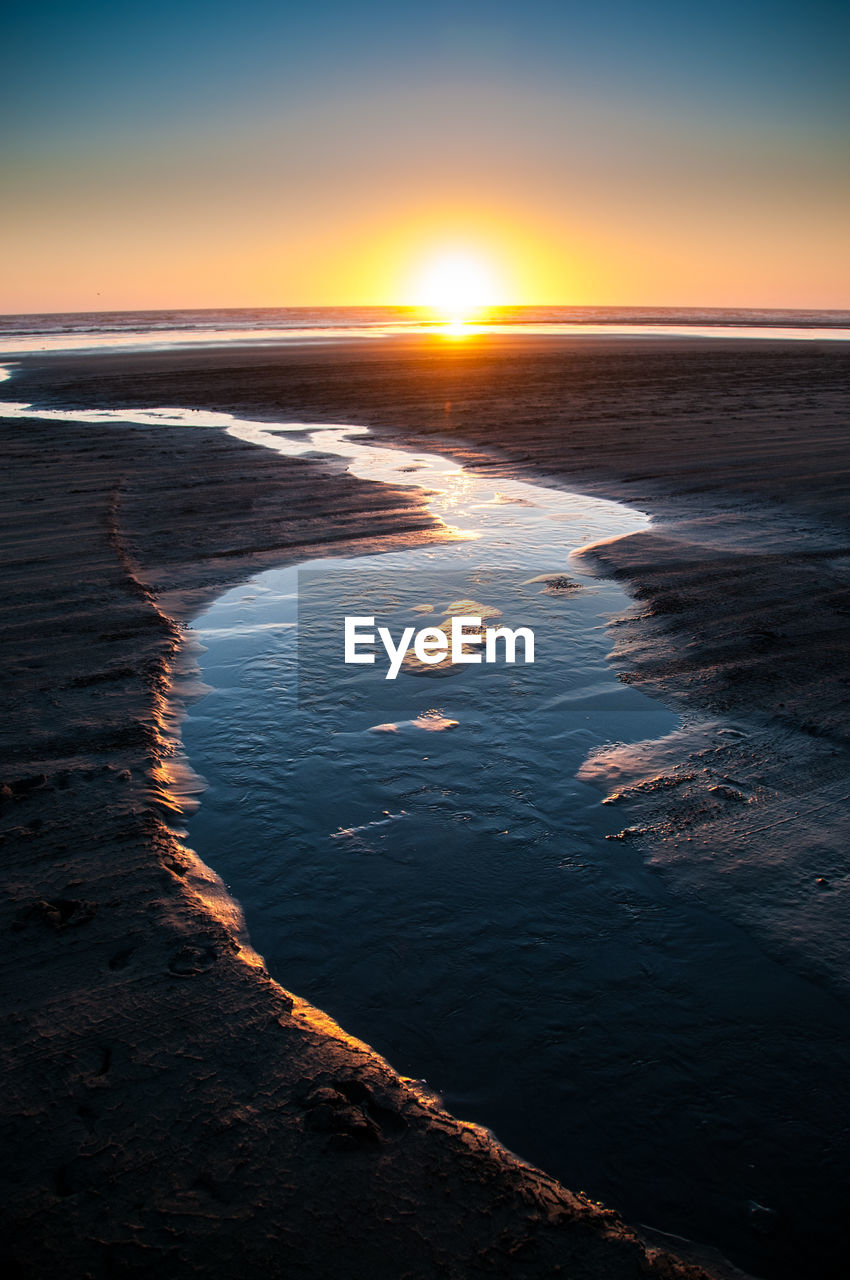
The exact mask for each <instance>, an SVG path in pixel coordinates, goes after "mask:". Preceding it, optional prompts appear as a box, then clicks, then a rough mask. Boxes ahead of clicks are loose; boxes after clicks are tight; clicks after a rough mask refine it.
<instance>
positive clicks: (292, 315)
mask: <svg viewBox="0 0 850 1280" xmlns="http://www.w3.org/2000/svg"><path fill="white" fill-rule="evenodd" d="M452 326H454V327H456V321H455V320H453V319H452V318H449V319H447V318H446V317H445V316H440V315H439V314H436V313H434V312H433V311H429V310H426V309H423V308H416V307H242V308H223V309H216V310H191V309H185V310H176V311H92V312H62V313H56V314H44V315H41V314H40V315H5V316H0V355H27V354H37V353H41V352H50V351H55V352H60V351H65V352H67V351H84V350H97V349H100V350H103V349H106V348H108V349H116V348H117V349H125V350H132V349H135V348H137V347H140V346H142V347H145V348H146V349H151V348H154V349H155V348H158V347H182V346H195V345H198V344H200V345H206V344H210V343H219V342H227V343H240V342H241V343H251V344H252V345H256V344H257V343H265V342H268V343H276V342H281V341H287V342H311V341H312V342H315V341H322V340H325V341H328V340H334V341H336V340H339V339H344V338H351V339H355V338H358V339H363V338H375V339H381V338H388V337H398V336H404V335H405V334H407V335H415V334H420V333H428V332H434V331H435V330H436V331H440V330H441V329H445V328H446V327H452ZM462 327H463V331H464V332H481V333H487V332H493V333H511V334H517V335H519V334H523V333H525V334H541V335H545V334H553V335H558V334H572V333H575V334H582V333H583V334H594V335H600V336H604V335H606V334H609V335H612V336H616V335H622V334H624V333H625V334H634V335H636V336H643V337H650V336H653V335H658V336H664V335H667V336H673V335H680V336H683V337H688V336H693V337H706V336H707V337H712V336H714V337H741V338H747V337H751V338H759V337H761V338H770V337H782V338H792V337H797V338H800V339H806V338H809V339H812V338H821V339H824V338H848V337H850V310H847V311H837V310H832V311H817V310H787V309H786V310H776V309H773V310H771V309H753V308H712V307H708V308H706V307H698V308H693V307H496V308H488V309H479V310H478V311H477V312H475V313H471V314H470V315H469V316H468V317H467V318H466V320H465V322H464V323H463V326H462Z"/></svg>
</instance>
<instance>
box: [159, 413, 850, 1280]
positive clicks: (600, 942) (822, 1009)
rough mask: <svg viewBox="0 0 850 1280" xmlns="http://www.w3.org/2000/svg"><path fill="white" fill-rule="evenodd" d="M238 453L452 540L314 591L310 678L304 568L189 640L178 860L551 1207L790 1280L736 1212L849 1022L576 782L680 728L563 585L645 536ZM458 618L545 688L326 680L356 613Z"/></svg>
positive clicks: (337, 668) (466, 484) (540, 500)
mask: <svg viewBox="0 0 850 1280" xmlns="http://www.w3.org/2000/svg"><path fill="white" fill-rule="evenodd" d="M230 429H231V431H232V432H233V434H236V435H240V436H241V437H242V438H246V439H254V440H257V441H258V442H262V443H265V444H268V445H270V446H271V447H275V446H276V447H279V448H281V449H282V450H283V451H284V452H296V451H298V450H300V449H303V448H305V447H308V448H313V449H319V450H322V451H325V452H335V453H337V454H338V455H341V456H343V457H345V458H346V459H347V460H348V462H349V465H350V466H351V469H352V470H353V471H355V473H356V474H358V475H360V476H364V477H371V478H376V479H381V480H386V481H392V482H393V483H419V484H422V485H424V486H425V487H426V488H428V489H430V490H433V491H434V494H433V497H432V499H431V506H432V510H433V511H434V513H435V514H437V515H438V516H440V517H441V518H442V519H443V520H445V521H446V523H447V524H449V525H450V526H452V527H453V528H456V529H459V530H461V531H465V533H466V534H468V535H470V536H468V537H466V538H465V539H464V540H459V541H455V542H451V543H448V544H442V545H437V546H434V545H430V546H425V547H420V548H418V549H414V550H406V551H402V552H393V553H390V554H385V555H381V556H366V557H358V558H349V559H334V560H330V561H324V562H322V561H311V562H310V563H309V564H308V565H306V566H301V569H302V572H303V571H304V570H306V571H307V573H306V575H304V576H303V577H302V584H301V585H302V590H301V630H302V655H301V659H302V660H301V667H300V672H299V665H298V642H297V641H298V626H297V624H298V603H299V601H298V594H299V592H298V569H297V568H294V567H293V568H290V569H285V570H272V571H269V572H266V573H263V574H261V575H259V576H258V577H257V578H255V579H253V580H252V581H251V582H250V583H249V584H248V585H247V586H244V587H239V588H237V589H235V590H233V591H231V592H229V593H228V594H227V595H226V596H224V597H223V598H221V599H220V600H219V601H218V602H217V603H216V604H215V605H214V606H213V607H212V608H211V609H209V610H208V611H207V612H206V613H205V614H204V615H203V616H202V617H200V618H199V619H197V621H196V623H195V630H196V633H197V635H198V637H199V639H200V640H201V641H202V643H203V645H204V646H205V648H206V652H205V653H204V655H203V659H202V669H203V676H204V679H205V681H206V682H207V683H208V684H209V685H211V686H212V688H213V692H212V693H211V694H210V695H209V696H207V697H206V698H204V699H203V700H202V701H201V702H199V703H197V704H196V705H194V706H193V707H192V709H191V713H190V716H189V719H188V722H187V723H186V725H185V731H184V741H185V745H186V748H187V751H188V753H189V756H190V760H191V762H192V764H193V766H194V767H195V768H196V769H197V770H198V771H199V772H200V773H201V774H202V775H203V776H204V778H205V779H206V781H207V783H208V788H209V789H208V790H207V791H206V793H205V794H204V796H203V801H202V804H201V807H200V810H199V812H198V814H197V815H196V816H195V817H194V818H193V819H192V820H191V822H190V834H189V840H190V843H191V844H192V846H193V847H194V848H196V849H197V850H198V852H199V853H200V854H201V856H202V857H203V858H204V859H205V860H206V861H208V862H209V863H210V864H211V865H212V866H214V867H215V869H216V870H217V871H218V872H219V873H220V874H221V875H222V876H223V877H224V878H225V880H226V881H227V883H228V884H229V885H230V886H231V888H232V891H233V892H234V894H235V895H236V896H237V897H238V898H239V899H240V901H241V902H242V904H243V906H244V908H245V911H246V917H247V922H248V926H249V929H250V932H251V937H252V941H253V943H254V945H255V947H256V948H257V949H258V950H259V951H260V952H261V953H262V954H263V955H264V957H265V958H266V961H267V964H268V966H269V968H270V970H271V972H272V973H273V974H274V975H275V976H276V977H277V978H278V979H279V980H280V981H281V982H283V983H284V985H286V986H288V987H290V988H291V989H293V990H295V991H297V992H298V993H299V994H300V995H303V996H305V997H307V998H309V999H310V1000H312V1001H313V1002H314V1003H316V1004H317V1005H319V1006H321V1007H322V1008H324V1009H326V1010H327V1011H329V1012H330V1013H331V1014H332V1015H333V1016H334V1017H336V1018H337V1019H338V1020H339V1021H340V1022H341V1023H342V1024H343V1025H344V1026H345V1028H346V1029H347V1030H348V1031H350V1032H351V1033H352V1034H354V1035H357V1036H359V1037H361V1038H363V1039H365V1040H367V1041H368V1042H369V1043H371V1044H372V1045H374V1046H375V1047H376V1048H377V1049H378V1050H379V1051H380V1052H381V1053H383V1054H384V1055H385V1056H386V1057H387V1058H388V1059H389V1060H390V1061H391V1063H392V1064H393V1065H394V1066H395V1067H396V1068H397V1069H398V1070H400V1071H401V1072H402V1073H403V1074H406V1075H412V1076H415V1077H418V1078H425V1079H427V1081H428V1084H429V1085H430V1086H431V1087H432V1088H434V1089H436V1090H438V1091H439V1092H440V1093H441V1094H442V1095H443V1097H444V1098H445V1100H446V1103H447V1105H448V1106H449V1107H450V1108H451V1109H452V1110H454V1111H455V1112H456V1113H457V1114H459V1115H461V1116H463V1117H465V1118H469V1119H474V1120H477V1121H479V1122H481V1123H484V1124H486V1125H488V1126H490V1127H491V1128H493V1129H494V1130H495V1132H496V1133H497V1135H498V1136H499V1137H500V1138H501V1139H502V1140H503V1141H504V1142H505V1143H506V1144H507V1145H509V1146H511V1147H512V1148H513V1149H515V1150H516V1151H517V1152H519V1153H520V1154H521V1155H523V1156H525V1157H527V1158H529V1159H531V1160H533V1161H535V1162H536V1163H539V1164H541V1165H542V1166H543V1167H544V1168H546V1169H548V1170H549V1171H551V1172H553V1173H555V1174H557V1175H558V1176H559V1177H561V1178H562V1179H563V1180H564V1181H565V1182H566V1183H567V1184H568V1185H570V1186H574V1187H580V1188H584V1189H586V1190H587V1191H589V1192H591V1193H592V1194H594V1195H596V1196H599V1197H600V1198H603V1199H605V1200H606V1201H607V1202H609V1203H613V1204H614V1205H616V1206H617V1207H618V1208H621V1209H622V1210H623V1211H624V1212H626V1213H627V1214H629V1215H630V1216H631V1217H632V1218H635V1219H638V1220H641V1219H642V1220H643V1221H646V1222H649V1223H650V1224H652V1225H654V1226H657V1227H660V1228H663V1229H665V1230H670V1231H675V1232H680V1233H683V1234H687V1235H690V1236H692V1237H696V1238H701V1239H704V1240H711V1241H713V1242H715V1243H719V1244H720V1245H721V1246H722V1247H724V1248H726V1249H727V1250H728V1251H729V1252H731V1253H732V1254H734V1255H736V1256H737V1257H739V1258H740V1259H741V1260H742V1261H744V1262H749V1263H751V1264H753V1265H754V1264H755V1263H761V1264H763V1265H764V1266H765V1267H766V1268H768V1271H769V1272H770V1273H771V1274H776V1275H779V1274H787V1272H786V1271H784V1270H783V1263H782V1260H781V1258H777V1257H776V1256H773V1257H771V1256H770V1255H772V1254H773V1255H775V1254H776V1252H777V1251H776V1249H775V1248H774V1246H773V1245H772V1244H771V1242H770V1241H769V1240H767V1241H765V1240H763V1239H762V1238H760V1236H759V1234H758V1231H755V1232H754V1231H753V1229H752V1228H751V1225H750V1224H751V1223H752V1221H754V1220H755V1219H754V1218H753V1215H754V1214H755V1215H756V1216H757V1213H758V1209H755V1210H754V1209H753V1208H752V1205H756V1206H759V1205H762V1204H763V1202H765V1201H767V1202H768V1203H769V1205H770V1206H772V1205H774V1204H775V1202H776V1199H777V1187H781V1186H782V1185H783V1183H784V1185H786V1186H791V1185H795V1179H797V1180H798V1181H799V1177H800V1173H799V1169H798V1168H797V1167H796V1164H797V1154H798V1153H797V1151H796V1150H795V1147H794V1144H793V1143H790V1144H789V1143H788V1142H784V1143H783V1141H782V1140H781V1139H780V1138H779V1137H778V1136H777V1125H778V1124H779V1123H780V1122H779V1117H781V1125H780V1128H781V1126H787V1125H792V1126H793V1125H799V1126H801V1128H805V1129H807V1130H808V1131H809V1133H810V1141H811V1134H812V1133H818V1132H823V1131H824V1130H825V1128H826V1127H827V1126H828V1123H829V1119H828V1102H827V1099H826V1097H818V1096H817V1095H816V1093H814V1094H810V1095H807V1096H802V1095H801V1094H800V1091H799V1089H798V1080H799V1078H800V1073H801V1072H804V1071H807V1070H808V1071H811V1070H812V1065H813V1064H812V1060H813V1059H814V1058H816V1057H817V1055H818V1054H819V1055H820V1059H819V1061H820V1063H821V1066H823V1064H824V1062H826V1061H827V1060H828V1059H829V1051H828V1050H825V1049H824V1044H823V1041H824V1036H826V1037H827V1038H828V1039H830V1040H831V1041H833V1042H834V1043H835V1044H836V1045H837V1044H839V1043H840V1037H841V1034H842V1032H841V1026H840V1022H836V1015H835V1012H834V1008H833V1006H832V1004H831V1003H830V1001H829V1000H828V999H827V998H826V997H822V996H821V995H820V994H819V993H818V992H817V991H815V990H813V989H812V988H810V987H809V986H808V985H807V984H806V983H805V982H804V981H803V980H802V979H799V978H797V977H795V976H794V975H793V974H790V973H788V972H786V971H784V970H783V969H781V968H780V967H779V966H777V965H775V964H774V963H773V962H772V961H770V960H769V959H767V958H766V957H765V956H764V955H762V953H761V952H760V951H759V949H758V948H757V947H756V946H755V945H754V944H753V943H752V942H751V941H750V940H749V939H748V938H747V936H746V935H745V934H743V933H741V932H739V931H737V930H736V929H735V928H734V927H733V926H731V925H729V924H727V923H726V922H724V920H723V919H722V916H721V915H720V914H715V913H714V912H712V911H710V910H704V909H700V908H696V907H693V906H686V905H685V904H683V902H681V901H679V900H677V899H675V898H673V897H672V896H670V895H669V894H668V892H667V891H666V889H665V887H664V885H663V882H662V881H661V880H660V879H659V878H658V876H657V875H655V874H654V873H653V872H652V871H651V870H650V869H648V868H647V867H646V866H645V865H644V864H643V862H642V860H641V858H640V856H639V855H638V854H637V853H636V852H634V851H633V850H632V849H631V848H630V847H629V846H628V844H627V843H623V842H621V841H616V840H611V839H609V838H607V837H610V836H611V835H613V834H615V833H616V832H617V829H618V827H619V825H620V823H621V821H622V818H621V817H620V818H619V820H618V818H616V817H615V816H614V813H613V812H612V810H611V809H609V808H607V807H605V806H603V804H602V803H601V801H602V798H603V797H602V795H601V793H600V792H598V791H596V790H594V789H593V788H591V787H590V786H588V785H586V784H584V783H581V782H579V781H578V780H577V779H576V772H577V770H578V769H579V767H580V766H581V764H582V762H583V760H584V759H585V758H586V756H587V754H588V752H589V751H591V750H593V749H594V748H595V747H598V746H600V745H602V744H604V743H608V742H624V743H631V742H638V741H640V740H641V739H645V738H657V737H659V736H661V735H663V734H665V733H667V732H670V731H671V730H673V729H674V728H675V726H676V724H677V721H676V718H675V717H674V716H673V715H672V713H670V712H669V711H668V710H666V709H665V708H664V707H662V706H660V705H659V704H657V703H655V702H653V701H651V700H650V699H648V698H646V697H645V696H643V695H642V694H640V693H638V692H636V691H635V690H633V689H631V688H629V687H628V686H627V685H624V684H622V683H620V682H618V680H617V679H616V676H615V673H614V672H613V671H612V669H611V667H610V665H609V663H608V660H607V655H608V652H609V650H610V648H611V635H610V631H609V630H608V628H607V623H608V621H609V620H610V619H611V618H612V617H615V616H616V615H617V614H619V613H622V612H623V611H624V610H625V609H626V608H627V607H628V603H629V602H628V600H627V598H626V597H625V595H624V594H623V592H622V591H621V590H620V588H619V587H618V586H616V585H615V584H613V583H608V582H600V581H598V580H596V579H593V578H590V577H586V576H584V575H582V574H581V573H580V572H579V571H578V570H577V568H576V566H575V564H574V563H572V562H571V561H570V558H569V555H570V551H571V550H572V549H573V548H576V547H578V546H580V545H582V544H585V543H588V542H592V541H596V540H598V539H600V538H606V537H612V536H617V535H620V534H624V533H628V532H631V531H635V530H638V529H640V528H643V527H645V526H646V524H647V521H646V518H645V517H643V516H642V515H641V514H640V513H638V512H634V511H630V510H628V509H627V508H624V507H622V506H619V505H617V504H614V503H602V502H595V501H592V500H589V499H586V498H582V497H578V496H576V495H571V494H566V493H563V492H561V491H555V490H550V489H546V488H544V487H542V486H539V485H533V486H532V485H525V484H520V483H517V482H513V481H501V480H500V481H498V482H497V484H494V482H493V481H488V480H484V479H479V478H476V477H474V476H472V475H470V474H468V473H466V472H464V471H462V470H460V469H458V468H457V467H456V466H455V465H454V464H452V463H450V462H449V461H447V460H444V459H440V458H435V457H434V456H433V455H423V454H411V453H405V452H403V451H400V450H387V449H381V448H376V447H374V446H373V445H372V444H371V443H370V441H369V438H368V435H367V433H358V432H356V431H355V432H352V430H351V428H322V429H314V430H310V431H308V430H307V429H304V433H303V434H299V433H298V432H297V430H296V429H295V428H294V426H293V425H292V424H290V425H289V427H287V428H285V429H283V428H281V429H280V430H279V431H278V432H274V431H270V430H269V429H268V428H267V427H258V426H256V425H252V424H235V425H233V426H231V428H230ZM546 574H549V575H553V574H554V575H559V576H560V577H561V579H562V581H561V582H560V584H556V586H555V588H554V589H552V588H551V587H549V586H547V584H546V582H540V581H536V582H535V581H533V579H535V578H539V576H540V575H546ZM458 596H460V597H461V598H463V599H470V598H471V599H472V600H473V601H475V602H476V603H478V604H480V605H483V606H484V607H485V609H487V610H493V611H494V616H495V615H497V618H498V621H499V622H506V623H510V625H512V626H517V625H520V624H523V625H529V626H532V627H533V628H534V629H535V634H536V637H537V651H538V657H537V661H536V662H535V664H534V666H533V667H532V666H522V665H517V666H516V667H514V668H511V669H509V668H506V667H504V666H503V667H493V668H486V667H484V666H481V667H478V668H468V669H465V670H464V671H463V672H462V673H460V674H458V675H452V676H449V677H443V678H437V677H432V678H427V677H422V676H421V675H420V676H411V675H405V674H404V673H403V672H402V674H400V675H399V677H398V679H397V680H396V681H387V680H386V679H384V670H385V664H384V667H383V668H380V667H376V669H371V668H370V669H366V668H362V667H359V668H354V669H352V668H344V667H343V664H342V661H341V658H342V618H343V615H344V614H346V613H348V614H367V615H374V616H375V618H376V623H377V624H380V623H382V622H383V623H385V624H386V625H388V626H389V627H390V629H391V631H392V633H393V634H394V635H397V634H398V633H399V632H400V630H401V628H402V627H403V626H405V625H416V626H421V625H424V619H427V620H428V621H429V622H430V621H432V620H433V619H436V618H442V617H443V616H445V614H446V612H447V610H448V608H449V606H450V605H451V604H452V603H453V602H456V600H457V597H458ZM308 641H309V643H308ZM299 675H300V689H301V704H300V705H299V699H298V690H299ZM818 1040H819V1041H820V1045H819V1048H818V1049H814V1048H813V1047H812V1046H813V1045H814V1044H815V1042H816V1041H818ZM768 1082H769V1086H768V1087H766V1083H768ZM825 1176H826V1175H825ZM803 1177H804V1181H805V1178H807V1177H808V1174H806V1175H803ZM811 1194H812V1202H813V1207H814V1203H815V1201H816V1200H817V1199H818V1196H819V1192H818V1190H817V1189H816V1188H812V1192H811ZM774 1212H775V1210H774V1209H773V1208H772V1207H771V1209H770V1213H771V1214H773V1213H774ZM773 1220H774V1219H773V1217H772V1216H768V1217H766V1218H765V1219H764V1222H767V1223H768V1224H770V1223H772V1222H773ZM765 1253H766V1254H767V1255H768V1256H767V1260H765V1257H764V1256H763V1255H765ZM768 1271H765V1272H764V1274H767V1273H768Z"/></svg>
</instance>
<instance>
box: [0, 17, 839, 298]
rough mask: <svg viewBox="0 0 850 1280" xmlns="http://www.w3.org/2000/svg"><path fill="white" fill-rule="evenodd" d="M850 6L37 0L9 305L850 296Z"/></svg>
mask: <svg viewBox="0 0 850 1280" xmlns="http://www.w3.org/2000/svg"><path fill="white" fill-rule="evenodd" d="M849 15H850V6H848V5H847V4H846V3H845V4H841V5H839V4H836V3H831V4H827V3H819V2H818V0H814V2H813V3H808V4H783V3H781V2H777V3H772V4H767V3H746V0H744V2H743V3H730V2H728V0H717V2H715V3H711V4H701V3H700V4H687V3H686V2H685V0H679V2H678V3H666V2H665V3H652V2H649V3H647V4H639V3H626V2H624V0H599V2H598V3H595V4H591V3H588V4H577V3H573V2H572V0H561V2H560V3H545V2H541V0H528V2H527V3H521V2H520V0H516V2H515V3H511V4H506V3H502V2H501V0H487V3H479V2H478V0H473V2H472V3H469V2H467V3H463V2H461V0H459V2H458V3H452V4H449V3H444V2H443V0H436V2H432V3H416V4H408V3H404V2H403V0H399V2H397V3H392V4H391V3H384V2H376V0H364V2H363V3H360V4H355V3H340V2H339V0H313V2H312V3H310V4H307V5H303V6H301V5H294V4H282V3H271V2H270V0H238V2H236V0H219V2H217V0H205V2H204V3H200V2H196V0H182V2H181V0H169V2H167V3H166V2H164V0H150V2H149V3H146V4H134V3H122V0H109V3H106V2H103V0H80V2H79V3H46V2H45V0H27V2H26V3H20V2H18V0H13V3H12V4H11V6H10V7H9V8H8V9H7V12H6V16H5V19H4V27H3V33H2V52H1V53H0V59H2V66H0V71H1V72H2V85H0V94H2V115H3V119H4V125H3V130H2V143H0V148H2V168H3V190H4V196H3V201H2V214H0V217H2V235H0V311H2V312H6V313H8V312H31V311H62V310H81V311H87V310H103V309H111V308H114V309H124V308H127V309H130V308H168V307H204V306H208V307H217V306H278V305H279V306H309V305H334V304H340V305H344V304H352V305H357V304H364V305H365V304H381V303H389V304H393V303H408V302H415V301H417V300H418V299H417V296H416V294H417V289H418V287H419V285H418V281H419V279H420V277H421V274H422V271H423V269H424V264H426V263H427V262H428V260H429V259H430V257H431V256H432V255H434V254H437V253H439V252H441V251H443V250H458V251H465V252H469V253H471V254H473V255H474V256H476V257H478V258H479V259H480V260H481V261H482V262H484V263H485V264H486V265H487V268H488V270H489V271H490V272H491V273H492V277H493V280H494V288H495V292H496V294H497V298H496V300H498V301H503V302H507V303H528V304H534V303H550V304H570V303H577V304H581V303H585V304H593V303H596V304H634V305H641V304H645V305H652V304H654V305H681V306H687V305H693V306H698V305H705V306H754V307H758V306H790V307H793V306H797V307H842V306H848V305H850V254H848V239H849V238H850V237H848V210H850V181H849V180H848V134H849V133H850V110H848V107H850V90H848V75H847V50H848V47H850V42H849V41H848V36H850V16H849Z"/></svg>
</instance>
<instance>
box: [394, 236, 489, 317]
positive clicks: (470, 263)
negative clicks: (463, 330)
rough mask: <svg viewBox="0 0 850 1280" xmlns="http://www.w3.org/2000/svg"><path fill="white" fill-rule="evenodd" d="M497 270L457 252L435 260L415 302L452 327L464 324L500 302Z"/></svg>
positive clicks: (426, 268)
mask: <svg viewBox="0 0 850 1280" xmlns="http://www.w3.org/2000/svg"><path fill="white" fill-rule="evenodd" d="M496 294H497V285H496V280H495V276H494V273H493V271H492V270H491V269H490V268H489V267H488V266H487V264H486V263H484V262H482V261H481V260H480V259H479V258H476V257H475V255H474V254H471V253H466V252H463V251H457V252H452V253H443V254H440V255H439V256H438V257H435V258H432V259H431V260H430V262H428V263H426V265H425V266H424V267H423V269H422V271H421V273H420V276H419V282H418V287H417V289H416V295H415V299H414V301H415V303H416V305H417V306H420V307H428V308H429V309H430V310H431V311H433V312H434V313H435V314H436V316H437V317H438V318H439V319H441V320H444V321H446V322H448V323H450V324H463V323H465V322H466V321H468V320H471V319H473V318H476V317H477V316H478V314H479V313H480V312H481V311H482V310H484V309H486V308H487V307H490V306H493V305H494V304H495V302H496Z"/></svg>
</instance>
